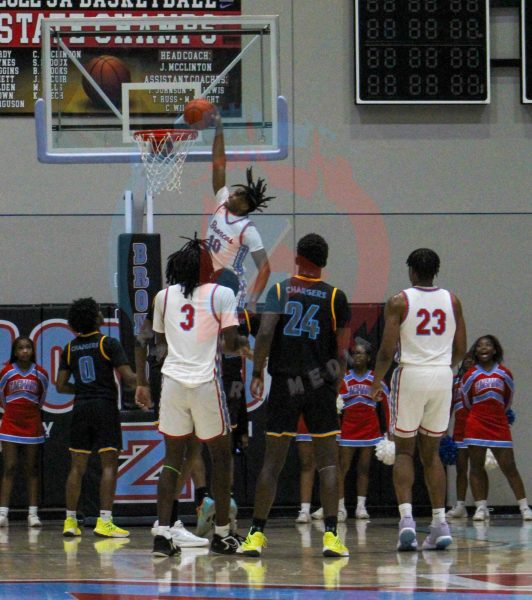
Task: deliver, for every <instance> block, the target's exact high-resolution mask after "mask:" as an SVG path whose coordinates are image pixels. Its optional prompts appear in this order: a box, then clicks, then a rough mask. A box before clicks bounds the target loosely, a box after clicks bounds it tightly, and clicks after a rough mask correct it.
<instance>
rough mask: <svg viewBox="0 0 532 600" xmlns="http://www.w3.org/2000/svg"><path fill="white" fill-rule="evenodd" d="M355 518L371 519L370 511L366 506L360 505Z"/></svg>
mask: <svg viewBox="0 0 532 600" xmlns="http://www.w3.org/2000/svg"><path fill="white" fill-rule="evenodd" d="M355 519H369V513H368V511H367V510H366V507H365V506H361V507H358V506H357V509H356V512H355Z"/></svg>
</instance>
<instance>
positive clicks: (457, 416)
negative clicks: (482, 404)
mask: <svg viewBox="0 0 532 600" xmlns="http://www.w3.org/2000/svg"><path fill="white" fill-rule="evenodd" d="M451 414H452V415H453V416H454V425H453V440H454V442H455V443H456V446H457V447H458V448H467V444H466V443H465V442H464V433H465V425H466V420H467V415H468V414H469V410H468V409H467V407H466V406H465V404H464V396H463V395H462V380H461V378H460V377H455V378H454V381H453V404H452V407H451Z"/></svg>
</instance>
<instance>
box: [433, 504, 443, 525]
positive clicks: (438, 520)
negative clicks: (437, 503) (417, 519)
mask: <svg viewBox="0 0 532 600" xmlns="http://www.w3.org/2000/svg"><path fill="white" fill-rule="evenodd" d="M442 523H445V508H433V509H432V523H431V525H432V527H436V525H441V524H442Z"/></svg>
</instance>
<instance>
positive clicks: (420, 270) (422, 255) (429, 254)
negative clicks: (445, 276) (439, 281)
mask: <svg viewBox="0 0 532 600" xmlns="http://www.w3.org/2000/svg"><path fill="white" fill-rule="evenodd" d="M406 264H407V265H408V266H409V267H411V268H412V269H413V270H414V271H415V272H416V273H417V274H418V275H419V276H420V277H421V278H422V279H434V277H436V275H437V274H438V271H439V270H440V257H439V256H438V255H437V254H436V252H434V250H431V249H430V248H418V249H417V250H414V251H413V252H411V253H410V256H409V257H408V258H407V260H406Z"/></svg>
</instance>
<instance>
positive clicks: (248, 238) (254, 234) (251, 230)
mask: <svg viewBox="0 0 532 600" xmlns="http://www.w3.org/2000/svg"><path fill="white" fill-rule="evenodd" d="M242 244H243V245H244V246H247V247H248V248H249V251H250V252H256V251H257V250H263V249H264V245H263V243H262V239H261V237H260V233H259V232H258V231H257V228H256V227H255V225H254V224H253V223H251V222H250V223H249V224H248V225H246V228H245V229H244V231H243V236H242Z"/></svg>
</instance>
